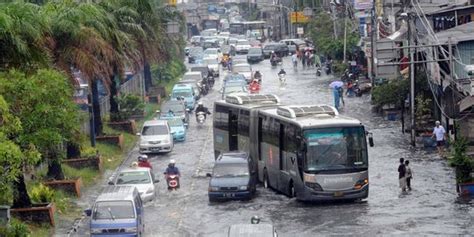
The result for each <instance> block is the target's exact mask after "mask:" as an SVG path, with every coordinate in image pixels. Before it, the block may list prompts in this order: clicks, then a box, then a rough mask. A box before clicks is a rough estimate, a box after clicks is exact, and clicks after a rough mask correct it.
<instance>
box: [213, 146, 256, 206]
mask: <svg viewBox="0 0 474 237" xmlns="http://www.w3.org/2000/svg"><path fill="white" fill-rule="evenodd" d="M207 176H209V177H211V180H210V181H209V192H208V194H209V201H210V202H214V201H219V200H238V199H244V200H248V199H251V198H252V197H253V195H254V194H255V192H256V183H257V177H256V173H255V172H251V163H250V159H249V155H248V154H247V153H245V152H229V153H223V154H221V155H220V156H219V157H218V158H217V159H216V162H215V164H214V168H213V170H212V175H211V174H207Z"/></svg>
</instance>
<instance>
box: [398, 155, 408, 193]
mask: <svg viewBox="0 0 474 237" xmlns="http://www.w3.org/2000/svg"><path fill="white" fill-rule="evenodd" d="M404 162H405V159H404V158H400V165H399V166H398V183H399V185H400V188H401V189H402V192H403V193H405V192H406V191H407V183H406V177H405V176H406V171H407V170H406V166H405V163H404Z"/></svg>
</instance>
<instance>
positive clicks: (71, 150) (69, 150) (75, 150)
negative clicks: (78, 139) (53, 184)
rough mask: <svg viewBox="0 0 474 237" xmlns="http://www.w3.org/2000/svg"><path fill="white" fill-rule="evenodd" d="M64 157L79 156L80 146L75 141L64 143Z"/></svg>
mask: <svg viewBox="0 0 474 237" xmlns="http://www.w3.org/2000/svg"><path fill="white" fill-rule="evenodd" d="M66 155H67V156H66V158H67V159H73V158H79V157H81V148H80V146H79V144H77V143H75V142H68V143H66Z"/></svg>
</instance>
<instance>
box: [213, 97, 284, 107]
mask: <svg viewBox="0 0 474 237" xmlns="http://www.w3.org/2000/svg"><path fill="white" fill-rule="evenodd" d="M215 103H216V104H220V105H226V106H230V107H234V108H248V109H251V108H259V107H267V106H278V105H280V99H279V98H278V97H277V96H276V95H272V94H255V95H249V94H246V95H228V96H226V98H225V100H220V101H216V102H215Z"/></svg>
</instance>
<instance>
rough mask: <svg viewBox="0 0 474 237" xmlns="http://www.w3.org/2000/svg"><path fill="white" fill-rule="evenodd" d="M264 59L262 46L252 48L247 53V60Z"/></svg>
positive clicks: (250, 61)
mask: <svg viewBox="0 0 474 237" xmlns="http://www.w3.org/2000/svg"><path fill="white" fill-rule="evenodd" d="M261 61H263V50H262V48H260V47H255V48H250V49H249V52H248V53H247V62H249V63H258V62H261Z"/></svg>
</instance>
